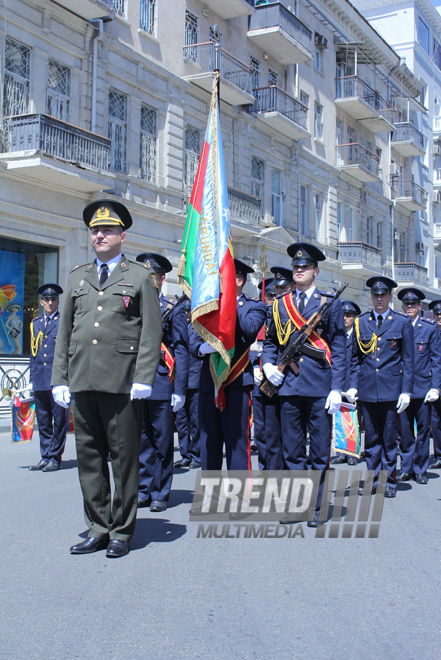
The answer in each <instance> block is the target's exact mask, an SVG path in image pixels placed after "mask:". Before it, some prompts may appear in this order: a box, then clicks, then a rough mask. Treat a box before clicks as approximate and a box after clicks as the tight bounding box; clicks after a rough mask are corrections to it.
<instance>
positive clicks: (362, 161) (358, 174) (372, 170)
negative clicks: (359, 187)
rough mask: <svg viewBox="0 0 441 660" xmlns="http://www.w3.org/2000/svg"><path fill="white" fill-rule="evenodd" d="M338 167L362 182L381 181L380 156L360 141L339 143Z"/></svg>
mask: <svg viewBox="0 0 441 660" xmlns="http://www.w3.org/2000/svg"><path fill="white" fill-rule="evenodd" d="M337 167H338V168H339V169H340V171H341V172H346V173H347V174H350V175H351V176H352V177H354V179H357V180H358V181H360V182H361V183H370V182H373V181H380V164H379V158H378V156H377V155H376V154H373V153H372V151H370V150H369V149H367V147H364V146H363V145H362V144H359V143H358V142H352V143H350V144H338V145H337Z"/></svg>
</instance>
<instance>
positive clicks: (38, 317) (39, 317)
mask: <svg viewBox="0 0 441 660" xmlns="http://www.w3.org/2000/svg"><path fill="white" fill-rule="evenodd" d="M41 318H42V316H41V314H40V316H36V317H35V318H33V319H32V321H31V323H33V322H34V321H38V320H39V319H41Z"/></svg>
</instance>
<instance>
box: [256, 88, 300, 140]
mask: <svg viewBox="0 0 441 660" xmlns="http://www.w3.org/2000/svg"><path fill="white" fill-rule="evenodd" d="M253 92H254V94H255V96H256V100H255V102H254V103H253V105H252V106H251V107H250V113H251V114H259V112H280V114H281V115H283V116H284V117H286V118H287V119H290V120H291V121H293V122H294V123H295V124H298V125H299V126H301V127H302V128H304V129H305V130H307V126H308V108H307V107H306V105H303V103H300V101H297V100H296V99H294V98H293V97H292V96H290V95H289V94H287V93H286V92H284V91H283V89H280V87H277V86H276V85H271V86H270V87H257V88H256V89H254V90H253Z"/></svg>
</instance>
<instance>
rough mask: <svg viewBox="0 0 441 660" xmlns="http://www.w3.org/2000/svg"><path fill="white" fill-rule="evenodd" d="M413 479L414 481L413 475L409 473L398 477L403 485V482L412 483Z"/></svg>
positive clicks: (403, 473)
mask: <svg viewBox="0 0 441 660" xmlns="http://www.w3.org/2000/svg"><path fill="white" fill-rule="evenodd" d="M411 479H413V474H410V473H409V472H402V473H401V474H399V475H398V477H397V481H398V482H399V483H402V482H403V481H410V480H411Z"/></svg>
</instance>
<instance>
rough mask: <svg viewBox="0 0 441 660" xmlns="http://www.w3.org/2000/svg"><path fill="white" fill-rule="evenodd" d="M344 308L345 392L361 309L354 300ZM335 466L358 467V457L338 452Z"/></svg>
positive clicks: (346, 303) (333, 460)
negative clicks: (345, 464) (342, 464)
mask: <svg viewBox="0 0 441 660" xmlns="http://www.w3.org/2000/svg"><path fill="white" fill-rule="evenodd" d="M342 307H343V318H344V321H345V332H346V358H347V370H346V382H345V390H346V389H348V388H349V381H350V369H351V360H352V333H353V331H354V321H355V317H356V316H359V315H360V314H361V309H360V308H359V306H358V305H357V303H355V302H353V301H352V300H345V301H342ZM331 463H332V464H333V465H336V464H339V463H347V464H348V465H357V463H358V461H357V457H356V456H346V454H342V453H341V452H336V455H335V456H334V458H332V459H331Z"/></svg>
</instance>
